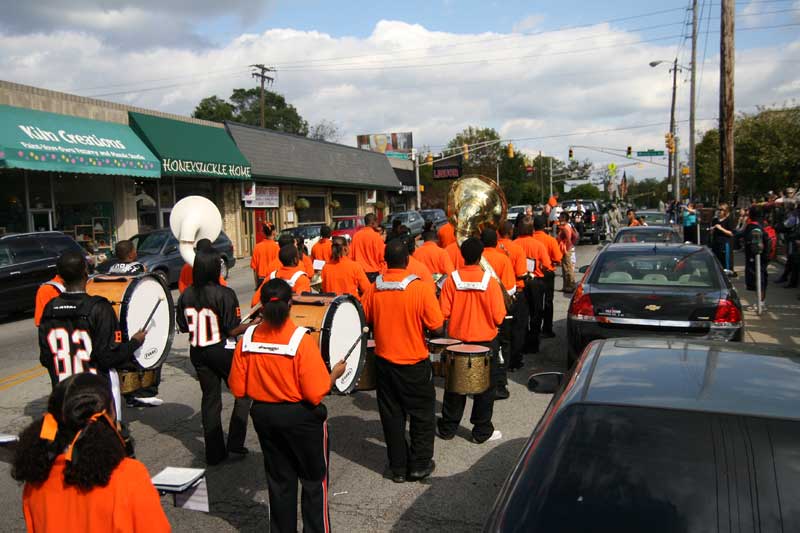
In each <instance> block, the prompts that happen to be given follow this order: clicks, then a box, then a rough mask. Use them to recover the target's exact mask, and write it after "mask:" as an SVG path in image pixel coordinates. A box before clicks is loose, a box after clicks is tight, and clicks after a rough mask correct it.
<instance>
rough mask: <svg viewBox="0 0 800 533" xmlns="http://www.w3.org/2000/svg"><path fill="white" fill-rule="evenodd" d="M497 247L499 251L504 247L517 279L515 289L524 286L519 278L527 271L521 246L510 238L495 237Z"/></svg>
mask: <svg viewBox="0 0 800 533" xmlns="http://www.w3.org/2000/svg"><path fill="white" fill-rule="evenodd" d="M497 248H498V250H500V251H503V249H505V251H506V252H508V258H509V259H511V265H512V266H513V267H514V277H516V279H517V290H519V289H522V288H524V287H525V280H523V279H520V278H522V277H523V276H524V275H525V274H527V273H528V264H527V262H526V261H525V252H524V251H523V250H522V247H520V245H518V244H517V243H515V242H514V241H512V240H511V239H497Z"/></svg>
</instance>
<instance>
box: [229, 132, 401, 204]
mask: <svg viewBox="0 0 800 533" xmlns="http://www.w3.org/2000/svg"><path fill="white" fill-rule="evenodd" d="M225 125H226V126H227V128H228V131H229V132H230V134H231V136H232V137H233V140H234V141H236V144H237V145H238V146H239V149H240V150H241V151H242V153H244V154H245V156H246V157H247V159H249V160H250V163H251V164H252V165H253V177H254V178H256V179H257V180H259V181H269V182H276V183H298V184H308V185H331V186H338V187H350V188H359V189H382V190H394V191H396V190H399V189H401V188H402V186H401V184H400V182H399V181H398V179H397V176H396V175H395V173H394V170H392V167H391V165H390V164H389V160H388V159H387V158H386V156H385V155H383V154H379V153H375V152H368V151H366V150H360V149H358V148H353V147H350V146H344V145H341V144H334V143H329V142H324V141H315V140H313V139H307V138H305V137H300V136H298V135H291V134H288V133H280V132H276V131H271V130H266V129H262V128H257V127H254V126H247V125H244V124H237V123H235V122H226V123H225Z"/></svg>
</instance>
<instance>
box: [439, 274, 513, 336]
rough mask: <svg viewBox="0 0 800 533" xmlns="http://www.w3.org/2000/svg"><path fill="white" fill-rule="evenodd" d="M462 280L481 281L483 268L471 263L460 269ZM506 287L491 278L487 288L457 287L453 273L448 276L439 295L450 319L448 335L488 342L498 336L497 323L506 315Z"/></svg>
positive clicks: (443, 312)
mask: <svg viewBox="0 0 800 533" xmlns="http://www.w3.org/2000/svg"><path fill="white" fill-rule="evenodd" d="M458 275H459V276H461V280H462V281H478V282H479V281H481V280H482V279H483V275H484V272H483V269H482V268H481V267H480V266H479V265H467V266H464V267H463V268H459V269H458ZM502 290H503V289H502V288H500V284H499V283H497V280H495V279H493V278H490V279H489V285H488V287H487V288H486V290H485V291H480V290H463V291H460V290H457V289H456V283H455V280H454V279H453V277H452V276H450V277H449V278H447V280H446V281H445V282H444V286H443V287H442V294H441V295H440V296H439V303H440V305H441V307H442V314H443V315H444V317H445V318H446V319H448V320H449V322H448V323H447V335H448V336H450V337H453V338H454V339H458V340H461V341H464V342H487V341H491V340H492V339H494V338H495V337H496V336H497V326H499V325H501V324H502V323H503V320H505V318H506V305H505V302H504V300H503V293H502Z"/></svg>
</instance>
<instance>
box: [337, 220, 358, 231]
mask: <svg viewBox="0 0 800 533" xmlns="http://www.w3.org/2000/svg"><path fill="white" fill-rule="evenodd" d="M355 227H356V221H355V220H353V219H346V220H337V221H336V223H335V224H334V226H333V229H353V228H355Z"/></svg>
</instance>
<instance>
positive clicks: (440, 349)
mask: <svg viewBox="0 0 800 533" xmlns="http://www.w3.org/2000/svg"><path fill="white" fill-rule="evenodd" d="M456 344H461V341H460V340H458V339H447V338H440V339H430V340H429V341H428V352H429V353H430V358H431V366H433V375H434V376H438V377H442V378H443V377H445V365H444V351H445V349H447V347H448V346H455V345H456Z"/></svg>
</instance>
